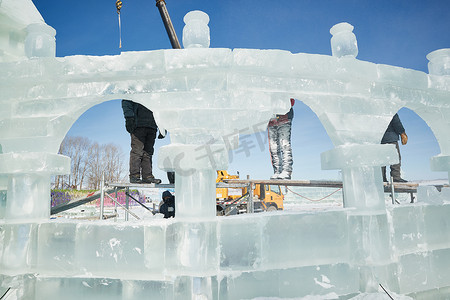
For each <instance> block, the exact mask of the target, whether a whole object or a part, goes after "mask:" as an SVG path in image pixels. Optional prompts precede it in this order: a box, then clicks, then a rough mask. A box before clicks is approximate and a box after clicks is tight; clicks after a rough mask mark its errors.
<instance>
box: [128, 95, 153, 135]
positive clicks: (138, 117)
mask: <svg viewBox="0 0 450 300" xmlns="http://www.w3.org/2000/svg"><path fill="white" fill-rule="evenodd" d="M122 110H123V116H124V117H125V118H128V117H132V118H134V120H135V122H136V127H150V128H154V129H157V128H158V126H157V125H156V122H155V118H154V117H153V112H152V111H151V110H149V109H148V108H146V107H145V106H143V105H142V104H139V103H136V102H133V101H130V100H122Z"/></svg>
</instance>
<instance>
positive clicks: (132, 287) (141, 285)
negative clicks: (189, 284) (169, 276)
mask: <svg viewBox="0 0 450 300" xmlns="http://www.w3.org/2000/svg"><path fill="white" fill-rule="evenodd" d="M120 299H121V300H137V299H187V298H177V297H175V296H174V282H173V281H152V280H122V297H121V298H120Z"/></svg>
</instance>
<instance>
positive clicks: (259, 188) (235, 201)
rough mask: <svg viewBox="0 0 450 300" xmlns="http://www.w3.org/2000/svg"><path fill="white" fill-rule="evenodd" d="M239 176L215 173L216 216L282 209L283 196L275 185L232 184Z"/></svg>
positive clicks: (223, 172) (220, 172)
mask: <svg viewBox="0 0 450 300" xmlns="http://www.w3.org/2000/svg"><path fill="white" fill-rule="evenodd" d="M228 180H231V181H233V180H239V175H230V174H228V172H227V171H225V170H219V171H217V179H216V186H217V187H216V209H217V210H216V211H217V215H235V214H241V213H246V212H263V211H276V210H282V209H283V201H284V195H283V193H282V192H281V188H280V186H279V185H277V184H259V183H258V184H233V183H227V181H228Z"/></svg>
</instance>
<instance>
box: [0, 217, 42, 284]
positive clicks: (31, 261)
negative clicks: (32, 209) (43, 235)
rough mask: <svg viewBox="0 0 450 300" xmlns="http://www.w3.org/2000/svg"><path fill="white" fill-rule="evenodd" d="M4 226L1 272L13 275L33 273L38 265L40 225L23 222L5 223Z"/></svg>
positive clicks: (0, 259) (0, 258)
mask: <svg viewBox="0 0 450 300" xmlns="http://www.w3.org/2000/svg"><path fill="white" fill-rule="evenodd" d="M2 227H3V230H4V232H3V233H2V235H3V251H1V253H2V255H1V256H0V270H1V272H2V273H3V274H5V273H7V274H12V275H16V274H26V273H32V272H33V271H34V270H35V267H36V250H37V228H38V225H37V224H35V223H21V224H5V225H3V226H2Z"/></svg>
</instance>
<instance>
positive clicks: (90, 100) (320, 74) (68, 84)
mask: <svg viewBox="0 0 450 300" xmlns="http://www.w3.org/2000/svg"><path fill="white" fill-rule="evenodd" d="M2 65H3V66H2V69H3V70H6V72H3V73H2V74H1V75H0V76H1V77H0V80H1V85H0V90H1V92H2V95H4V96H3V98H2V107H3V111H4V112H5V113H4V114H3V115H2V121H1V125H0V132H1V137H0V144H1V145H2V149H3V154H1V155H0V161H1V162H4V163H2V164H0V165H1V166H2V168H1V169H0V172H2V174H8V175H11V176H10V181H11V180H14V179H12V178H14V177H15V175H14V174H19V173H20V174H24V173H25V174H27V173H32V174H36V173H38V172H40V171H42V172H43V173H49V172H50V173H58V172H59V173H61V172H67V170H68V169H67V168H68V162H67V158H64V157H60V156H58V155H57V154H56V153H57V149H58V146H59V144H60V143H61V141H62V139H63V137H64V136H65V134H66V133H67V131H68V130H69V128H70V127H71V126H72V124H73V123H74V122H75V120H76V119H77V118H78V117H79V116H80V115H81V114H82V113H83V112H84V111H86V110H87V109H89V108H90V107H92V106H94V105H96V104H99V103H101V102H104V101H109V100H112V99H120V98H127V99H130V100H133V101H136V102H139V103H142V104H143V105H145V106H147V107H148V108H149V109H151V110H153V111H154V112H155V117H156V119H157V122H158V125H159V126H160V127H161V128H164V129H167V130H168V131H169V132H170V133H171V138H172V145H168V146H166V147H164V148H162V149H161V152H160V163H159V166H160V167H161V168H163V169H167V170H173V169H175V170H176V171H177V169H178V171H179V172H180V171H181V170H190V169H192V168H197V169H199V168H200V169H202V170H203V169H208V170H211V171H208V172H209V173H211V172H213V170H212V169H213V168H226V166H227V158H226V151H225V149H224V145H223V141H222V136H223V135H224V129H225V128H226V127H227V128H226V129H227V130H228V132H229V130H230V128H229V126H231V127H232V128H231V129H236V130H239V129H241V128H245V127H251V125H252V124H256V123H259V122H262V121H264V120H268V119H269V118H270V116H271V115H272V114H273V113H283V112H285V111H287V109H288V108H289V98H290V97H294V98H297V99H301V100H302V101H303V102H304V103H305V104H306V105H308V106H309V107H310V108H311V109H312V110H313V111H314V112H315V113H316V115H317V116H318V118H319V120H320V121H321V122H322V124H323V125H324V127H325V129H326V131H327V133H328V135H329V136H330V139H331V140H332V142H333V144H334V145H335V149H333V150H330V151H328V152H325V153H323V154H322V167H323V168H326V169H342V170H343V173H344V174H346V175H345V176H344V185H345V184H347V187H348V188H350V189H351V190H352V191H353V192H354V188H353V187H354V186H357V185H360V184H361V183H362V182H361V180H362V181H363V182H364V185H365V186H367V187H371V188H369V189H372V190H373V191H377V193H378V195H380V193H381V176H380V174H379V173H378V172H377V171H375V170H378V169H379V168H378V167H379V166H380V165H384V164H391V163H395V161H396V153H395V149H394V148H393V147H392V148H391V147H388V146H385V145H379V144H378V141H379V140H380V138H381V136H382V134H383V132H384V130H385V128H386V126H387V124H388V123H389V121H390V119H391V116H392V115H393V114H394V113H395V112H397V111H398V110H399V109H400V108H401V107H404V106H405V107H409V108H411V109H412V110H414V111H416V112H417V113H418V114H419V115H421V116H422V117H423V119H424V120H425V121H426V122H427V123H428V124H429V125H430V127H431V128H432V130H433V132H435V135H436V137H437V139H438V142H439V145H440V148H441V151H442V152H441V154H440V155H439V156H438V157H435V158H434V159H433V161H435V163H432V166H433V168H434V169H436V170H438V171H441V170H442V168H444V169H445V170H446V171H448V170H447V169H448V159H449V154H450V142H449V138H448V135H446V132H448V130H449V127H450V125H449V123H448V119H447V118H446V116H448V115H449V108H448V106H447V105H446V99H448V98H449V94H450V91H449V89H450V88H449V84H448V82H449V78H448V77H447V76H436V75H427V74H425V73H423V72H418V71H414V70H408V69H403V68H398V67H392V66H386V65H376V64H373V63H369V62H364V61H359V60H357V59H353V58H341V59H339V58H336V57H331V56H325V55H313V54H303V53H299V54H292V53H290V52H287V51H281V50H251V49H235V50H230V49H199V48H197V49H182V50H157V51H147V52H126V53H122V54H121V55H119V56H106V57H94V56H71V57H64V58H51V57H49V58H35V59H30V60H24V61H20V62H10V63H3V64H2ZM12 87H20V89H19V88H12ZM249 116H250V118H249ZM211 140H212V141H214V142H213V143H212V144H208V143H210V141H211ZM180 144H182V145H183V146H180ZM205 144H208V147H203V148H202V145H205ZM201 151H204V153H201ZM208 151H209V152H208ZM181 155H187V156H186V157H191V159H184V160H181V162H180V160H176V159H175V158H177V157H180V156H181ZM198 157H200V158H198ZM192 158H195V159H192ZM23 162H25V163H23ZM37 162H42V165H33V164H36V163H37ZM167 162H169V163H167ZM174 162H179V165H174ZM437 162H444V163H437ZM213 164H214V167H213ZM17 178H19V176H17ZM46 178H47V177H46ZM346 178H347V179H346ZM17 180H18V179H17ZM42 180H44V179H42ZM44 181H45V180H44ZM349 181H350V182H349ZM10 185H12V182H10ZM211 185H212V183H211ZM205 188H206V187H205ZM42 190H44V189H42ZM9 191H11V190H10V189H9ZM209 191H210V193H209V194H211V195H212V192H211V189H210V190H209ZM348 194H351V193H350V191H347V194H346V195H348ZM364 194H365V193H364ZM13 195H14V193H9V194H8V198H10V197H14V196H13ZM377 197H378V196H377ZM212 198H213V197H211V199H212ZM350 198H352V197H350ZM361 198H362V197H361V194H360V193H359V192H357V191H356V194H354V197H353V199H354V200H353V202H350V203H348V205H350V206H356V207H359V208H364V207H367V206H370V207H372V208H376V209H383V205H384V204H383V203H382V202H381V201H380V199H378V198H376V199H372V200H369V201H368V202H364V201H362V200H360V199H361ZM357 199H358V200H357ZM41 201H42V200H41ZM204 203H207V201H206V200H205V201H204ZM196 205H197V204H196ZM210 206H213V205H210ZM205 209H206V211H207V214H209V215H210V216H212V215H213V211H214V210H213V207H209V206H207V207H206V208H205Z"/></svg>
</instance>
